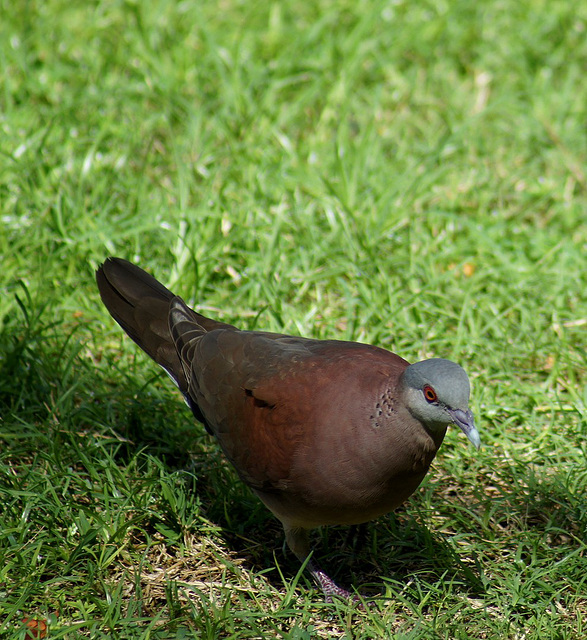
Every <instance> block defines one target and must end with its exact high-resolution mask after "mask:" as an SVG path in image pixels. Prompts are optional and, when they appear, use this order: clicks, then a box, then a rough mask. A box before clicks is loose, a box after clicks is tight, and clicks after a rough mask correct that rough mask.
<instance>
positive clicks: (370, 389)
mask: <svg viewBox="0 0 587 640" xmlns="http://www.w3.org/2000/svg"><path fill="white" fill-rule="evenodd" d="M96 281H97V285H98V289H99V293H100V296H101V299H102V301H103V303H104V305H105V306H106V308H107V309H108V311H109V313H110V314H111V315H112V317H113V318H114V320H115V321H116V322H117V323H118V324H119V325H120V326H121V327H122V329H123V330H124V331H125V332H126V333H127V334H128V336H129V337H130V338H131V339H132V340H134V342H135V343H136V344H137V345H138V346H139V347H140V348H141V349H142V350H143V351H145V352H146V353H147V354H148V355H149V356H150V357H151V358H152V359H153V360H155V362H157V363H158V364H159V365H160V366H161V367H162V368H163V369H164V370H165V371H166V372H167V373H168V374H169V376H170V377H171V379H172V380H173V381H174V382H175V384H176V385H177V387H178V388H179V390H180V391H181V393H182V394H183V397H184V399H185V402H186V404H187V405H188V407H189V408H190V409H191V411H192V413H193V415H194V417H195V419H196V420H197V421H199V422H201V423H202V424H203V425H204V428H205V429H206V431H207V432H208V433H209V434H210V435H212V436H213V437H214V438H215V439H216V440H217V441H218V443H219V445H220V447H221V449H222V451H223V452H224V455H225V456H226V458H227V459H228V460H229V462H230V463H231V464H232V465H233V466H234V468H235V470H236V473H237V474H238V476H239V477H240V479H241V480H242V481H243V482H244V483H245V484H246V485H248V486H249V487H250V488H251V490H252V491H253V492H254V493H255V494H256V495H257V496H258V497H259V498H260V500H261V501H262V502H263V503H264V504H265V505H266V507H267V508H268V509H269V510H270V511H271V512H272V513H273V514H274V515H275V516H276V517H277V519H278V520H279V521H280V522H281V524H282V525H283V529H284V531H285V540H286V542H287V545H288V546H289V548H290V549H291V551H292V552H293V554H294V555H295V556H296V557H297V558H298V559H299V560H300V562H301V563H302V564H303V563H305V566H306V569H307V570H309V572H310V573H311V575H312V576H313V577H314V579H315V580H316V581H317V583H318V585H319V586H320V587H321V588H322V591H323V593H324V597H325V599H326V601H328V602H331V601H332V599H333V597H340V598H351V599H352V598H353V596H352V595H351V593H350V592H349V591H347V590H345V589H343V588H342V587H340V586H338V585H337V584H336V582H335V581H334V580H332V579H331V578H330V577H329V576H328V574H327V573H326V572H325V571H324V570H323V569H322V568H321V567H320V565H319V564H318V563H317V562H316V561H315V559H314V557H313V556H314V554H313V552H312V548H311V545H310V539H309V532H310V531H311V530H312V529H314V528H317V527H321V526H325V525H354V524H360V523H365V522H367V521H370V520H373V519H374V518H377V517H379V516H382V515H384V514H387V513H389V512H391V511H393V510H394V509H396V508H397V507H398V506H399V505H401V504H402V503H404V502H405V501H406V500H407V499H408V498H409V497H410V495H411V494H412V493H413V492H414V491H415V490H416V489H417V487H418V486H419V485H420V483H421V482H422V480H423V478H424V476H425V475H426V473H427V472H428V470H429V468H430V465H431V463H432V461H433V459H434V457H435V456H436V453H437V451H438V449H439V447H440V445H441V444H442V441H443V439H444V436H445V433H446V430H447V427H448V425H449V424H454V425H456V426H457V427H458V428H459V429H460V430H461V431H462V432H463V433H464V434H465V436H466V437H467V438H468V439H469V440H470V442H471V443H472V444H473V445H474V446H475V447H476V448H477V449H479V447H480V435H479V432H478V430H477V428H476V426H475V421H474V417H473V413H472V412H471V410H470V409H469V396H470V383H469V378H468V376H467V374H466V372H465V371H464V369H463V368H462V367H461V366H460V365H458V364H457V363H455V362H452V361H450V360H447V359H444V358H431V359H427V360H422V361H419V362H415V363H413V364H409V363H408V361H407V360H405V359H404V358H402V357H400V356H399V355H396V354H395V353H392V352H390V351H388V350H386V349H383V348H381V347H377V346H373V345H369V344H362V343H358V342H350V341H342V340H317V339H312V338H304V337H296V336H290V335H284V334H280V333H271V332H267V331H245V330H240V329H238V328H237V327H235V326H233V325H231V324H227V323H224V322H220V321H218V320H214V319H211V318H208V317H206V316H204V315H201V314H200V313H197V312H196V311H194V310H193V309H191V308H190V307H189V306H188V305H187V304H186V303H185V302H184V301H183V299H182V298H180V297H179V296H177V295H175V294H173V293H172V292H171V291H169V289H167V288H166V287H165V286H164V285H163V284H161V283H160V282H159V281H158V280H156V279H155V278H154V277H153V276H151V275H150V274H149V273H147V272H146V271H144V270H143V269H141V268H140V267H138V266H137V265H135V264H133V263H131V262H128V261H127V260H124V259H122V258H115V257H109V258H107V259H106V260H105V261H104V263H103V264H102V265H101V266H100V267H99V268H98V269H97V271H96ZM354 597H355V598H356V596H354Z"/></svg>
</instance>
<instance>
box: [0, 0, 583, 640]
mask: <svg viewBox="0 0 587 640" xmlns="http://www.w3.org/2000/svg"><path fill="white" fill-rule="evenodd" d="M0 13H1V15H2V20H0V69H1V70H2V71H1V76H0V77H1V78H2V80H1V82H0V209H1V211H0V217H1V230H0V253H1V255H2V269H1V272H0V291H1V296H0V318H1V319H2V322H1V325H0V474H1V476H0V637H2V638H4V637H6V638H20V639H24V638H27V637H31V635H30V634H28V636H27V629H26V626H25V624H23V622H22V621H23V619H27V620H28V621H31V620H34V619H38V620H39V621H41V622H43V623H45V624H48V625H49V634H48V636H47V637H50V638H77V637H92V638H121V639H139V638H141V639H147V638H153V639H160V638H239V639H240V638H275V637H280V638H291V639H300V640H301V639H305V638H316V637H319V638H332V637H340V638H343V637H344V638H381V637H394V638H398V639H402V640H408V639H409V640H414V639H416V638H422V639H430V638H446V639H465V638H488V639H489V638H490V639H494V638H495V639H497V638H500V639H501V638H508V639H512V640H514V639H516V640H517V639H522V638H524V639H525V640H534V639H535V640H538V639H540V640H542V639H544V638H549V639H550V638H554V639H561V640H563V639H568V640H576V639H578V638H581V637H584V636H585V634H586V633H587V502H586V499H585V496H586V495H587V461H586V460H587V444H586V443H587V410H586V404H587V356H586V353H587V294H586V291H587V264H586V263H587V260H586V255H587V216H586V211H587V172H586V168H585V167H586V166H587V165H586V161H587V136H586V133H585V123H586V122H587V85H586V84H585V81H584V77H585V68H586V66H587V38H586V33H587V8H586V6H585V5H584V3H578V2H573V1H571V2H569V1H567V0H564V1H563V0H554V1H552V2H549V3H546V2H529V1H523V2H513V1H509V2H508V1H506V0H502V1H499V0H489V1H487V2H481V3H471V2H465V1H463V0H456V1H455V2H452V3H446V2H445V3H442V2H416V3H414V2H402V1H399V2H387V1H383V0H363V1H360V2H356V1H355V2H350V1H348V0H320V1H319V2H300V1H295V2H294V1H293V0H284V1H283V2H279V3H277V2H276V3H255V2H238V1H235V0H227V1H226V2H223V3H220V4H219V3H215V2H207V1H206V0H201V1H199V2H179V1H178V0H175V1H174V0H159V1H158V2H154V3H141V2H134V1H123V0H120V1H115V2H114V1H113V2H100V1H98V0H94V1H91V2H88V1H84V2H81V1H79V0H69V2H63V1H61V0H46V1H45V2H35V1H34V0H31V1H28V2H26V1H25V0H11V1H10V2H8V0H0ZM108 255H119V256H122V257H126V258H129V259H131V260H134V261H136V262H137V263H139V264H140V265H141V266H143V267H144V268H147V269H148V270H150V271H151V272H152V273H153V274H154V275H156V276H157V277H159V278H160V279H161V280H163V281H164V282H165V283H166V284H167V285H168V286H170V287H171V288H173V289H174V290H176V291H177V293H179V294H180V295H182V296H184V297H185V298H186V299H187V300H188V301H190V302H192V303H194V304H196V305H198V306H199V308H200V309H202V310H203V311H204V312H205V313H209V314H210V315H214V316H215V317H218V318H220V319H222V320H225V321H228V322H233V323H237V324H238V325H239V326H241V327H244V328H263V329H268V330H278V331H285V332H291V333H295V334H303V335H306V336H313V337H318V338H326V337H330V338H333V337H334V338H342V339H353V340H359V341H365V342H371V343H374V344H377V345H380V346H383V347H386V348H389V349H392V350H394V351H396V352H398V353H400V354H401V355H402V356H404V357H406V358H408V359H411V360H416V359H419V358H422V357H428V356H432V355H434V356H443V357H449V358H452V359H454V360H457V361H458V362H460V363H461V364H462V365H463V366H464V367H465V368H466V369H467V371H468V372H469V374H470V377H471V379H472V383H473V395H472V408H473V410H474V412H475V415H476V418H477V422H478V425H479V428H480V431H481V435H482V439H483V443H484V446H483V447H482V449H481V450H480V451H479V453H476V452H475V451H474V450H473V448H472V447H470V446H467V442H466V441H465V439H464V438H463V437H462V434H459V433H457V431H456V430H454V429H453V430H452V431H451V432H450V433H449V435H448V436H447V440H446V442H445V444H444V445H443V448H442V449H441V451H440V454H439V456H438V459H437V460H436V462H435V464H434V468H433V470H432V472H431V473H430V474H429V476H428V478H427V479H426V481H425V482H424V484H423V486H422V487H421V488H420V490H419V491H418V492H417V493H416V495H414V496H413V498H412V499H411V500H410V501H409V502H408V503H407V504H406V505H405V506H404V507H402V508H401V509H400V510H399V511H398V512H397V513H396V514H393V515H390V516H387V517H384V518H381V519H379V520H378V521H376V522H373V523H370V524H369V526H368V528H367V531H366V538H365V541H364V543H363V544H356V545H353V544H350V543H349V544H346V545H345V536H346V531H345V530H344V529H343V528H340V529H339V528H331V529H325V530H322V531H320V532H317V534H316V541H317V543H318V544H317V553H318V554H319V555H320V557H321V559H322V563H323V565H324V566H325V568H327V569H328V570H329V571H330V572H331V573H332V574H333V577H335V578H336V579H337V580H338V581H339V582H340V583H341V584H342V585H343V586H347V587H354V588H357V589H358V590H360V591H361V593H364V594H367V595H370V596H371V595H378V596H384V597H381V598H379V599H377V600H376V602H375V604H374V605H373V607H372V608H369V609H367V610H366V611H362V610H358V609H356V608H354V607H349V606H347V605H346V604H345V603H335V604H333V605H327V604H324V603H323V602H322V599H321V595H320V593H319V592H318V590H317V589H316V587H315V586H314V585H313V584H312V583H311V582H310V581H308V579H307V578H306V576H305V575H303V574H300V573H299V572H298V571H299V567H298V565H297V563H296V562H295V561H294V560H293V559H292V557H291V554H288V553H284V552H283V550H282V547H281V545H282V534H281V531H280V526H279V524H278V523H277V522H276V521H275V520H274V519H273V518H272V517H271V516H270V514H268V513H267V512H266V510H265V509H264V508H263V507H262V506H261V505H260V504H259V503H258V501H257V500H256V499H255V498H254V496H252V494H250V492H249V491H248V490H247V489H245V488H244V487H243V486H242V485H241V484H240V483H239V482H238V480H237V478H236V475H235V473H234V472H233V471H232V469H230V468H229V467H228V465H227V463H226V462H225V461H224V459H223V458H222V456H221V454H220V453H219V451H218V449H217V447H216V446H215V445H214V443H213V442H212V441H210V439H209V438H208V437H207V436H206V435H205V433H204V432H203V429H202V428H201V426H200V425H197V424H195V423H194V422H193V421H192V419H191V417H190V415H189V412H188V410H187V408H186V407H185V406H184V405H183V403H182V401H181V399H180V398H179V397H178V394H177V393H176V392H175V391H174V389H173V387H172V385H171V384H170V383H169V382H168V380H167V378H166V376H164V375H163V374H161V373H160V372H159V371H158V370H157V368H156V367H155V366H154V365H153V364H152V363H151V362H149V361H148V359H147V358H146V357H145V356H143V355H142V354H141V353H138V349H137V348H136V347H135V346H134V344H132V343H131V342H130V340H128V339H127V338H126V337H124V336H123V335H122V331H121V330H120V329H119V328H118V326H116V325H115V323H114V322H113V321H112V320H111V319H110V317H109V316H108V314H107V312H106V310H105V309H104V308H103V306H102V305H101V303H100V301H99V297H98V293H97V290H96V286H95V283H94V276H93V273H94V270H95V268H96V266H97V265H98V264H99V263H100V262H102V261H103V260H104V258H105V257H106V256H108Z"/></svg>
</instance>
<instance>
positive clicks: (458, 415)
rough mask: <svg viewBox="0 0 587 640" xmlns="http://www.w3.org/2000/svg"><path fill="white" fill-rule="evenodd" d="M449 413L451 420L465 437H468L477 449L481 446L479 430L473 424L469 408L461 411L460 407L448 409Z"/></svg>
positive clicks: (473, 420)
mask: <svg viewBox="0 0 587 640" xmlns="http://www.w3.org/2000/svg"><path fill="white" fill-rule="evenodd" d="M449 414H450V417H451V418H452V421H453V422H454V423H455V424H456V425H457V427H458V428H459V429H460V430H461V431H462V432H463V433H464V434H465V435H466V436H467V438H469V440H470V441H471V442H472V443H473V445H474V446H475V448H476V449H478V448H479V447H480V446H481V437H480V436H479V432H478V431H477V427H476V426H475V419H474V418H473V413H472V412H471V411H470V410H469V409H467V410H466V411H463V410H462V409H450V410H449Z"/></svg>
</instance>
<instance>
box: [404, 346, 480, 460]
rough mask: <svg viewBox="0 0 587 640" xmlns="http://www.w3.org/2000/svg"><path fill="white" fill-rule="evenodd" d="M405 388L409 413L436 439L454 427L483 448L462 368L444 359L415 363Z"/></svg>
mask: <svg viewBox="0 0 587 640" xmlns="http://www.w3.org/2000/svg"><path fill="white" fill-rule="evenodd" d="M401 385H402V387H403V394H404V399H405V402H406V406H407V408H408V411H409V412H410V413H411V414H412V415H413V416H414V418H416V419H417V420H419V421H420V422H421V423H422V424H423V425H424V427H425V428H426V429H427V430H428V431H429V432H430V433H431V434H432V435H434V434H436V433H443V432H444V429H446V426H447V425H448V424H451V423H453V424H456V425H457V427H459V429H460V430H461V431H462V432H463V433H464V434H465V435H466V436H467V438H468V439H469V440H470V441H471V442H472V443H473V445H474V446H475V447H476V448H477V449H478V448H479V446H480V444H481V439H480V437H479V432H478V431H477V428H476V427H475V420H474V418H473V413H472V412H471V410H470V409H469V394H470V391H471V385H470V384H469V378H468V376H467V374H466V373H465V370H464V369H463V368H462V367H461V366H459V365H458V364H456V363H455V362H451V361H450V360H445V359H444V358H431V359H430V360H422V361H421V362H415V363H414V364H411V365H409V366H408V367H407V368H406V370H405V371H404V372H403V374H402V378H401Z"/></svg>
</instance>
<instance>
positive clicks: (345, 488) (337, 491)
mask: <svg viewBox="0 0 587 640" xmlns="http://www.w3.org/2000/svg"><path fill="white" fill-rule="evenodd" d="M425 474H426V472H425V471H424V472H419V473H414V474H404V475H402V476H397V477H394V478H391V479H389V480H388V481H387V482H383V483H380V484H378V485H373V484H371V485H370V486H367V483H357V484H355V485H353V484H352V483H349V482H336V481H333V479H332V478H330V481H329V482H328V483H326V484H325V483H320V479H319V477H316V478H314V480H315V483H311V484H307V485H305V486H304V488H303V490H300V489H299V484H297V488H296V490H293V489H291V488H288V487H287V486H285V487H284V488H283V489H281V490H279V491H277V492H271V493H265V492H262V491H256V493H257V495H258V496H259V498H261V500H262V501H263V502H264V503H265V505H266V506H267V507H268V508H269V509H270V510H271V511H272V512H273V513H274V514H275V515H276V516H277V517H278V518H279V519H280V520H282V521H287V522H288V523H289V524H291V525H293V526H299V527H303V528H313V527H318V526H322V525H332V524H343V525H349V524H360V523H362V522H367V521H369V520H373V519H374V518H377V517H378V516H381V515H384V514H386V513H389V512H390V511H393V510H394V509H396V508H397V507H399V506H400V505H401V504H402V503H403V502H405V501H406V500H407V499H408V498H409V497H410V496H411V495H412V493H413V492H414V491H415V490H416V489H417V488H418V486H419V485H420V483H421V482H422V479H423V478H424V476H425ZM345 480H348V478H347V479H345Z"/></svg>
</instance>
